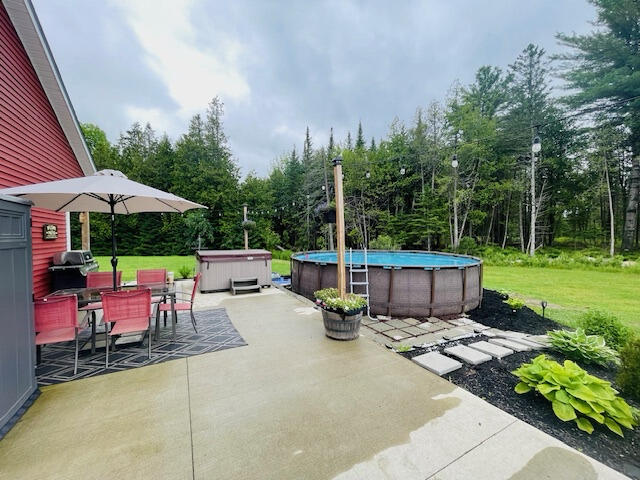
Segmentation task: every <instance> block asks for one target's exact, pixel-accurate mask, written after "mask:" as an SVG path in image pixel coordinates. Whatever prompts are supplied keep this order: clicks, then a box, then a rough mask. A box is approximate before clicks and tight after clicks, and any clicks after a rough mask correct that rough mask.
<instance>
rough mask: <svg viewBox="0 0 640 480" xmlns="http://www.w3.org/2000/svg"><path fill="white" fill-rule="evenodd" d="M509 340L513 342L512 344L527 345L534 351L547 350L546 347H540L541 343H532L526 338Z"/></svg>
mask: <svg viewBox="0 0 640 480" xmlns="http://www.w3.org/2000/svg"><path fill="white" fill-rule="evenodd" d="M509 340H511V341H512V342H518V343H521V344H523V345H526V346H527V347H531V349H532V350H542V349H543V348H545V345H540V344H539V343H536V342H532V341H531V340H527V339H524V338H510V339H509Z"/></svg>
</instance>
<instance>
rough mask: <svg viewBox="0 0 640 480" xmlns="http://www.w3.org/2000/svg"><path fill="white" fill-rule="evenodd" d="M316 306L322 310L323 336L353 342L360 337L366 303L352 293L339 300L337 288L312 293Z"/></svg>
mask: <svg viewBox="0 0 640 480" xmlns="http://www.w3.org/2000/svg"><path fill="white" fill-rule="evenodd" d="M314 295H315V297H316V304H317V305H319V306H320V307H321V308H322V320H323V321H324V328H325V334H326V335H327V337H329V338H333V339H335V340H354V339H356V338H358V336H359V335H360V321H361V320H362V312H363V311H364V309H365V308H366V306H367V301H366V300H365V299H364V298H362V297H360V296H359V295H356V294H354V293H348V294H347V295H346V297H345V298H340V295H339V294H338V289H337V288H324V289H322V290H317V291H316V292H314Z"/></svg>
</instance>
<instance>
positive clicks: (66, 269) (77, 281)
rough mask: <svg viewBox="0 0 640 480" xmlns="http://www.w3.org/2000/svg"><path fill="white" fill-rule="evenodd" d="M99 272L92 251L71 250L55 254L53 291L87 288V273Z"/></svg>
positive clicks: (52, 268)
mask: <svg viewBox="0 0 640 480" xmlns="http://www.w3.org/2000/svg"><path fill="white" fill-rule="evenodd" d="M96 270H98V262H96V260H95V258H93V255H92V254H91V251H90V250H69V251H66V252H57V253H54V254H53V266H51V267H49V271H50V272H51V288H52V289H53V291H56V290H63V289H65V288H81V287H86V286H87V273H88V272H93V271H96Z"/></svg>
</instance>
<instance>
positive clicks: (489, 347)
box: [468, 341, 513, 358]
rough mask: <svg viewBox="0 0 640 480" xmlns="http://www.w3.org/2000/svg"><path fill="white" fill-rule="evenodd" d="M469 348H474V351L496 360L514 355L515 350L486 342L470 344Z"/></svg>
mask: <svg viewBox="0 0 640 480" xmlns="http://www.w3.org/2000/svg"><path fill="white" fill-rule="evenodd" d="M468 346H469V348H473V349H474V350H478V351H480V352H482V353H486V354H488V355H491V356H492V357H495V358H504V357H506V356H508V355H511V354H512V353H513V350H511V349H509V348H506V347H501V346H500V345H494V344H493V343H489V342H485V341H482V342H476V343H470V344H469V345H468Z"/></svg>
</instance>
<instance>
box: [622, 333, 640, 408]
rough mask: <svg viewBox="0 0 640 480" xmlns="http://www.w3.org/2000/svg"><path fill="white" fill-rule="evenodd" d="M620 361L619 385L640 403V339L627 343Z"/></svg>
mask: <svg viewBox="0 0 640 480" xmlns="http://www.w3.org/2000/svg"><path fill="white" fill-rule="evenodd" d="M620 361H621V366H620V369H619V370H618V377H617V378H616V380H617V382H618V385H620V388H622V391H623V392H625V393H627V394H628V395H629V396H630V397H632V398H635V399H636V400H638V401H640V338H638V337H636V338H634V339H632V340H630V341H629V342H627V344H626V345H625V346H624V348H623V349H622V350H621V351H620Z"/></svg>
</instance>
